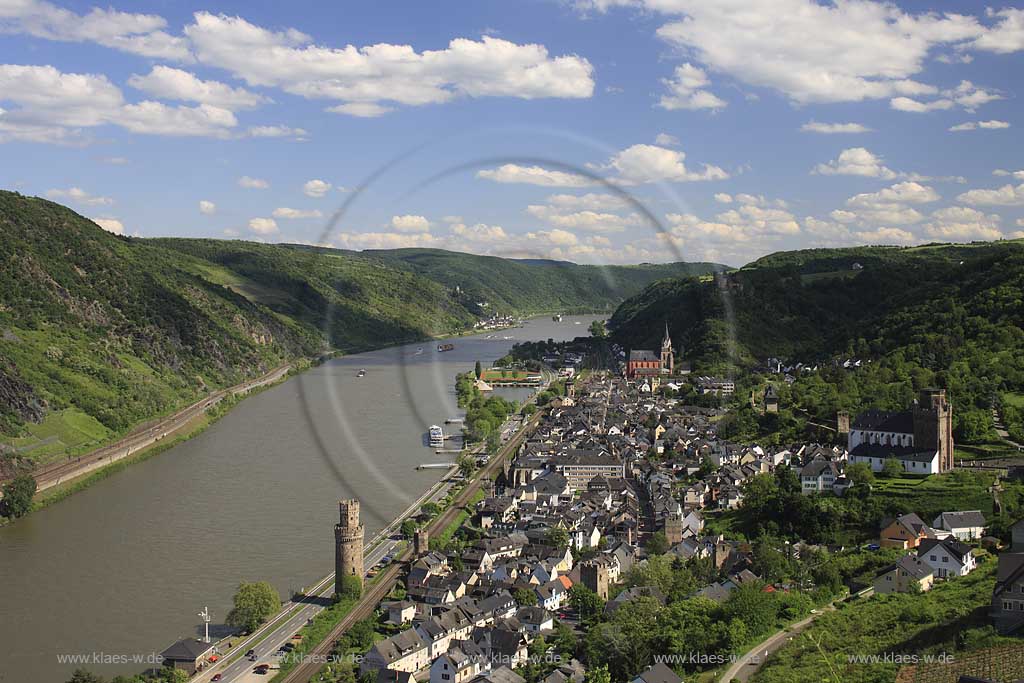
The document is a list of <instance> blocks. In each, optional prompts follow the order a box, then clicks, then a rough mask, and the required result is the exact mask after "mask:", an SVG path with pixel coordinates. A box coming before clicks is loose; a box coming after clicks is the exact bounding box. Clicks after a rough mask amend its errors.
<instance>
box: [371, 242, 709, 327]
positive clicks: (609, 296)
mask: <svg viewBox="0 0 1024 683" xmlns="http://www.w3.org/2000/svg"><path fill="white" fill-rule="evenodd" d="M363 253H364V254H367V255H372V256H376V257H379V258H381V259H384V260H386V261H387V262H389V263H392V264H395V265H398V266H400V267H404V268H408V269H410V270H412V271H414V272H416V273H419V274H421V275H424V276H426V277H428V278H430V279H431V280H435V281H437V282H441V283H443V284H445V285H446V286H447V287H449V288H452V289H454V288H455V287H458V288H459V290H460V291H461V292H462V296H461V298H462V300H463V301H464V302H465V303H466V304H467V306H470V307H471V308H472V307H475V305H476V304H477V303H478V302H484V301H485V302H488V304H489V308H490V309H491V310H497V311H499V312H508V311H531V312H548V311H561V312H568V311H573V310H576V311H588V312H589V311H596V310H611V309H612V308H614V307H615V306H617V305H618V304H619V303H621V302H622V300H623V299H625V298H626V297H630V296H633V295H634V294H637V293H638V292H640V291H641V290H642V289H643V288H644V287H646V286H647V285H649V284H650V283H651V282H654V281H655V280H660V279H662V278H670V277H681V276H685V275H702V274H706V273H711V272H715V271H719V270H724V269H726V267H725V266H722V265H720V264H715V263H663V264H644V265H635V266H588V265H578V264H575V263H569V262H566V261H545V260H514V259H503V258H497V257H494V256H478V255H475V254H463V253H458V252H451V251H443V250H440V249H394V250H384V251H367V252H363ZM474 310H476V309H474Z"/></svg>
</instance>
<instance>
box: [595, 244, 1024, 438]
mask: <svg viewBox="0 0 1024 683" xmlns="http://www.w3.org/2000/svg"><path fill="white" fill-rule="evenodd" d="M665 321H667V322H668V323H669V326H670V329H671V331H672V337H673V340H674V341H675V342H676V343H677V344H678V345H681V346H682V348H683V350H684V355H685V356H686V357H687V358H688V359H690V360H692V361H693V363H694V370H695V372H700V373H707V374H710V373H728V374H732V375H734V376H737V377H745V376H747V377H749V375H750V373H751V371H754V370H756V367H757V366H758V364H759V362H763V361H765V360H766V359H768V358H769V357H776V358H781V359H783V360H786V361H789V362H792V363H795V362H804V363H808V364H823V367H830V363H829V361H831V360H834V359H840V360H841V359H843V358H854V357H855V358H860V359H863V360H865V361H868V365H866V366H865V367H864V368H862V369H860V370H858V371H857V372H849V373H845V372H831V371H823V372H822V373H820V374H816V375H814V376H813V377H811V378H808V379H806V381H805V380H803V379H802V380H800V382H798V384H797V385H794V388H793V394H794V396H799V395H803V396H804V398H805V399H808V400H805V401H804V405H805V407H808V408H809V409H810V410H811V411H812V413H813V414H814V415H815V416H816V417H818V418H820V419H822V420H831V419H833V418H834V415H835V410H836V409H839V408H842V409H847V410H859V409H862V408H865V407H869V406H875V407H880V408H885V409H895V408H901V409H902V408H903V407H905V406H906V405H907V404H908V403H909V401H910V400H911V399H912V398H913V396H914V392H915V391H916V390H917V389H920V388H921V387H922V386H928V385H938V386H940V387H944V388H946V389H948V391H949V393H950V396H951V399H952V400H953V402H954V406H955V407H956V408H957V411H956V412H955V415H956V416H957V420H958V437H960V438H965V439H967V440H972V439H974V440H976V439H981V438H983V437H984V436H985V435H986V433H990V431H991V430H990V426H991V408H993V407H996V408H1002V407H1003V404H1004V403H1007V398H1010V399H1012V400H1015V398H1014V397H1016V396H1019V395H1020V392H1021V391H1022V389H1024V241H1022V240H1014V241H1001V242H993V243H976V244H969V245H928V246H922V247H911V248H898V247H856V248H850V249H826V250H820V249H817V250H805V251H794V252H782V253H778V254H771V255H769V256H766V257H764V258H762V259H759V260H757V261H755V262H754V263H752V264H749V265H747V266H744V267H743V268H741V269H740V270H738V271H735V272H732V273H729V274H725V275H720V276H716V278H714V281H705V282H701V281H698V280H696V279H674V280H662V281H659V282H656V283H654V284H652V285H650V286H649V287H647V288H646V289H645V290H644V291H643V292H642V293H641V294H639V295H637V296H636V297H633V298H631V299H629V300H627V301H625V302H624V303H623V304H622V305H621V306H620V307H619V308H618V310H616V312H615V314H614V315H613V316H612V318H611V321H610V323H609V324H610V327H611V328H612V330H613V335H614V337H615V339H616V340H618V341H619V342H620V343H622V344H623V345H625V346H626V347H633V348H651V347H653V346H654V345H655V344H656V342H657V340H658V339H659V338H660V331H661V330H662V329H663V328H662V325H663V324H664V322H665ZM755 384H756V381H755ZM783 388H785V387H783ZM812 395H813V399H812V400H811V396H812ZM1004 413H1005V414H1006V416H1008V417H1009V418H1010V420H1009V421H1011V422H1014V423H1015V424H1019V423H1020V422H1021V420H1020V419H1018V418H1017V417H1016V411H1015V409H1013V408H1012V407H1006V408H1005V410H1004ZM1018 429H1019V427H1018Z"/></svg>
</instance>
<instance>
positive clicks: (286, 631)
mask: <svg viewBox="0 0 1024 683" xmlns="http://www.w3.org/2000/svg"><path fill="white" fill-rule="evenodd" d="M453 471H454V470H453ZM451 475H452V472H449V473H448V474H446V475H445V477H444V478H443V479H442V480H441V481H439V482H438V483H437V484H435V485H434V486H433V487H431V488H430V490H428V491H427V492H426V493H424V494H423V495H422V496H420V497H419V498H418V499H417V500H416V501H414V502H413V503H412V504H411V505H410V506H409V507H408V508H406V510H405V511H404V512H403V513H402V514H401V515H400V516H399V517H398V518H396V519H395V521H394V522H392V523H391V524H390V525H388V527H387V528H385V529H382V530H381V531H380V532H378V534H377V535H376V536H375V537H374V538H373V539H371V541H370V543H368V544H367V547H370V546H371V545H372V544H373V543H376V545H375V546H373V547H372V549H370V550H369V551H368V552H367V554H366V556H365V558H364V562H365V565H366V567H368V568H372V567H374V566H375V565H377V564H378V563H379V562H380V561H381V559H382V558H383V557H384V556H385V555H393V554H394V552H393V551H394V549H395V546H396V545H398V543H399V542H400V540H399V539H397V538H392V535H397V533H398V528H399V526H401V523H402V521H403V520H405V519H406V517H408V516H409V515H411V514H414V513H416V512H417V511H418V510H419V508H420V506H422V505H423V504H424V503H427V502H437V501H439V500H441V499H442V498H444V497H445V495H447V493H448V490H449V489H450V488H451V485H452V483H451V481H450V478H451ZM393 567H394V568H395V571H396V572H397V566H395V565H393ZM306 595H307V596H309V597H307V598H305V599H304V600H301V601H299V602H294V601H289V602H288V603H286V604H285V605H284V606H283V607H282V609H281V611H280V612H278V614H277V616H275V617H274V618H273V619H271V620H270V621H269V622H268V623H267V624H265V625H264V626H262V627H261V628H259V629H258V630H256V631H255V632H254V633H253V634H252V635H250V636H249V637H248V638H246V639H245V640H243V641H241V642H239V644H238V645H236V646H235V647H233V648H231V649H230V650H227V651H225V652H224V653H223V655H224V657H225V658H224V660H223V661H224V662H228V661H230V660H231V658H232V657H235V656H237V655H236V654H235V653H237V652H243V653H244V652H248V651H249V650H250V649H252V650H254V651H255V655H256V659H255V660H250V659H248V658H246V657H241V658H240V659H238V660H237V661H234V662H231V663H230V664H223V663H222V664H220V665H217V666H213V667H209V668H208V669H206V670H205V671H204V672H203V673H202V674H200V675H199V676H197V677H196V678H194V679H192V680H193V681H196V682H197V683H198V682H200V681H202V682H205V681H209V680H210V679H211V678H212V677H213V676H214V675H216V674H220V676H221V679H220V680H221V681H223V683H249V682H250V681H266V680H267V679H268V678H269V677H272V676H273V675H274V673H275V672H274V669H277V668H278V665H279V662H280V658H279V657H278V656H277V653H278V652H279V650H280V647H281V646H282V645H283V644H285V643H287V642H288V641H290V640H291V637H292V635H294V634H295V633H297V632H298V631H299V629H300V628H301V627H302V626H303V625H305V624H306V622H307V621H308V620H309V619H311V618H313V617H314V616H316V615H317V614H319V613H320V612H321V611H322V610H323V609H324V606H325V605H327V604H328V603H329V601H330V599H331V598H332V596H333V595H334V574H333V573H331V574H330V575H328V576H326V577H324V578H323V579H321V580H320V581H319V582H318V583H317V584H316V585H314V586H313V587H312V588H311V589H309V590H308V591H306ZM296 609H297V610H298V611H296V612H295V613H294V614H292V611H293V610H296ZM256 641H260V642H259V644H257V645H254V644H253V643H255V642H256ZM328 642H331V643H333V642H334V638H330V639H328ZM259 664H269V665H270V666H271V667H272V669H271V672H270V674H269V675H268V676H261V675H258V674H255V673H253V669H254V668H255V667H256V666H258V665H259Z"/></svg>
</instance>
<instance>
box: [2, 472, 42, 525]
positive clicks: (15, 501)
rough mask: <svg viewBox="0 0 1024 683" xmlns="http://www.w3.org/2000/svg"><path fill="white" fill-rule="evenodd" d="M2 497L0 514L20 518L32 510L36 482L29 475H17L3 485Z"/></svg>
mask: <svg viewBox="0 0 1024 683" xmlns="http://www.w3.org/2000/svg"><path fill="white" fill-rule="evenodd" d="M3 492H4V497H3V500H0V514H3V515H4V516H5V517H21V516H23V515H25V514H28V512H29V511H30V510H31V509H32V497H33V496H34V495H36V480H35V477H33V476H32V475H31V474H19V475H18V476H16V477H15V478H14V479H12V480H11V481H9V482H8V483H7V484H5V485H4V488H3Z"/></svg>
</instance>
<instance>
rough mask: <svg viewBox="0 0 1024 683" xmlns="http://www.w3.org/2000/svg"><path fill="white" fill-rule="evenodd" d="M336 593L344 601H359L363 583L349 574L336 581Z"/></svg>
mask: <svg viewBox="0 0 1024 683" xmlns="http://www.w3.org/2000/svg"><path fill="white" fill-rule="evenodd" d="M433 540H434V539H431V541H433ZM334 592H335V593H336V594H337V596H338V597H339V598H340V599H342V600H358V599H359V596H361V595H362V594H363V581H362V579H361V578H360V577H358V576H355V575H354V574H348V575H346V576H343V577H341V581H337V580H335V586H334Z"/></svg>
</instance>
